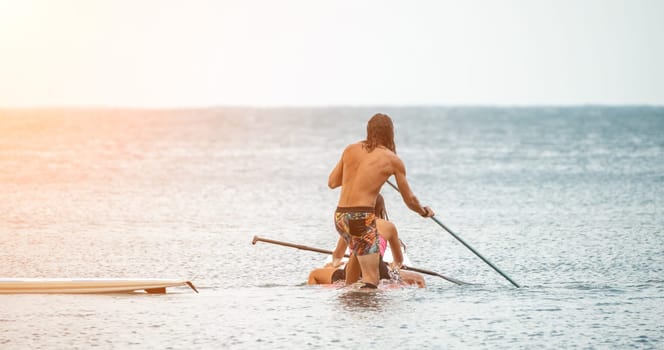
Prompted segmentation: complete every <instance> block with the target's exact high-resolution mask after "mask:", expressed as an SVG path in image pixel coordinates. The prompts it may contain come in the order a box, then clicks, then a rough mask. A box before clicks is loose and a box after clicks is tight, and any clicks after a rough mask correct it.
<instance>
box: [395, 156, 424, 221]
mask: <svg viewBox="0 0 664 350" xmlns="http://www.w3.org/2000/svg"><path fill="white" fill-rule="evenodd" d="M394 170H395V171H394V177H395V178H396V180H397V187H399V192H401V198H403V201H404V203H406V206H408V208H409V209H410V210H412V211H414V212H416V213H418V214H420V215H422V216H424V217H432V216H434V212H433V210H431V208H429V207H423V206H422V205H421V204H420V201H418V200H417V197H415V194H414V193H413V191H411V189H410V185H409V184H408V180H406V167H405V166H404V164H403V162H402V161H401V159H399V158H397V159H396V161H395V169H394Z"/></svg>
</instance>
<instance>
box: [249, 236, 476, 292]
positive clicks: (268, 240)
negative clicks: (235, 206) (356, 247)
mask: <svg viewBox="0 0 664 350" xmlns="http://www.w3.org/2000/svg"><path fill="white" fill-rule="evenodd" d="M256 242H265V243H271V244H276V245H281V246H285V247H291V248H297V249H300V250H308V251H310V252H316V253H323V254H330V255H332V254H333V252H332V251H331V250H325V249H320V248H314V247H307V246H305V245H300V244H293V243H288V242H282V241H275V240H273V239H268V238H262V237H258V236H254V238H253V239H252V240H251V244H256ZM344 256H345V257H347V258H348V257H350V255H348V254H345V255H344ZM401 268H402V269H404V270H411V271H415V272H419V273H423V274H425V275H431V276H438V277H440V278H442V279H445V280H447V281H450V282H452V283H454V284H458V285H463V284H470V283H467V282H463V281H459V280H457V279H454V278H451V277H447V276H443V275H441V274H439V273H436V272H433V271H429V270H424V269H418V268H416V267H410V266H406V265H403V266H401Z"/></svg>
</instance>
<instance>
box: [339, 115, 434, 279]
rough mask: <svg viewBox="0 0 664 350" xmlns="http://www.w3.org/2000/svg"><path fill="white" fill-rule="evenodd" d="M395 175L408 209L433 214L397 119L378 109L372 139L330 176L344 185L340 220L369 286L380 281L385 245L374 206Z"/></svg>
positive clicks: (370, 127)
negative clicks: (409, 165)
mask: <svg viewBox="0 0 664 350" xmlns="http://www.w3.org/2000/svg"><path fill="white" fill-rule="evenodd" d="M392 175H394V177H395V178H396V181H397V186H398V187H399V191H400V192H401V196H402V198H403V201H404V202H405V203H406V205H407V206H408V208H410V209H411V210H413V211H414V212H416V213H418V214H420V215H422V216H423V217H432V216H433V215H434V212H433V210H431V208H429V207H423V206H422V205H420V202H419V201H418V200H417V197H415V195H414V194H413V192H412V191H411V189H410V186H409V185H408V181H407V180H406V167H405V166H404V164H403V161H401V159H400V158H399V157H398V156H397V153H396V147H395V146H394V126H393V124H392V119H390V117H389V116H387V115H386V114H381V113H378V114H376V115H374V116H373V117H371V119H370V120H369V122H368V123H367V139H366V140H364V141H360V142H357V143H353V144H350V145H348V146H346V148H345V149H344V151H343V154H342V155H341V159H340V160H339V162H338V163H337V165H336V166H335V167H334V169H333V170H332V172H331V173H330V176H329V178H328V186H329V187H330V188H331V189H335V188H337V187H339V186H341V194H340V196H339V204H338V207H337V210H336V212H335V213H334V222H335V226H336V228H337V232H339V234H340V235H341V236H342V237H343V238H344V239H345V240H346V242H348V244H349V246H350V249H351V252H352V253H353V256H354V257H356V258H357V261H358V262H359V265H360V269H361V271H362V282H364V287H363V288H376V287H377V285H378V280H379V272H378V264H379V261H380V253H379V252H380V248H379V246H378V231H377V230H376V215H375V213H374V207H375V204H376V197H377V196H378V193H379V192H380V189H381V187H382V186H383V184H384V183H385V182H386V181H387V179H388V178H389V177H390V176H392Z"/></svg>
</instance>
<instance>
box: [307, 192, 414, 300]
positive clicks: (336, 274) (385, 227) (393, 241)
mask: <svg viewBox="0 0 664 350" xmlns="http://www.w3.org/2000/svg"><path fill="white" fill-rule="evenodd" d="M374 210H375V213H376V227H377V229H378V235H379V239H380V242H379V245H380V256H381V259H380V265H379V271H380V279H381V280H383V279H388V280H390V279H392V278H391V276H390V274H389V272H388V266H387V264H386V263H385V262H384V261H383V256H384V254H385V250H386V247H387V244H388V243H389V245H390V251H391V253H392V257H393V261H392V262H391V263H390V269H391V270H392V271H396V273H397V274H398V275H399V276H400V280H401V281H402V282H405V283H406V284H409V285H417V286H418V287H420V288H424V287H425V286H426V283H425V282H424V278H423V277H422V275H420V274H419V273H416V272H412V271H399V268H400V267H401V266H402V265H403V259H404V258H403V253H402V252H401V246H402V243H401V240H400V239H399V234H398V232H397V228H396V226H395V225H394V224H393V223H391V222H389V221H388V216H387V210H386V209H385V200H384V199H383V196H381V195H380V194H378V196H377V197H376V207H375V208H374ZM346 248H347V243H346V241H345V240H344V239H343V238H342V237H339V240H338V241H337V247H336V249H335V250H334V254H333V255H332V262H331V263H327V264H325V266H324V267H322V268H318V269H314V270H313V271H311V273H309V278H308V281H307V284H310V285H312V284H332V283H335V282H337V281H344V280H345V281H350V282H349V283H354V282H357V281H358V280H359V278H360V274H361V271H360V268H359V264H358V262H357V257H355V255H351V257H350V259H349V262H348V264H346V265H345V266H344V267H342V266H341V265H343V263H342V262H341V260H342V257H343V255H344V252H345V251H346ZM404 248H405V247H404Z"/></svg>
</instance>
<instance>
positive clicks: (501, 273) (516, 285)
mask: <svg viewBox="0 0 664 350" xmlns="http://www.w3.org/2000/svg"><path fill="white" fill-rule="evenodd" d="M387 183H388V184H389V185H390V186H392V188H394V189H395V190H396V191H397V192H399V188H398V187H397V186H396V185H394V184H393V183H392V182H391V181H390V180H387ZM431 219H432V220H433V221H435V222H436V223H437V224H438V225H439V226H440V227H442V228H443V229H445V231H447V233H449V234H451V235H452V237H454V238H456V239H457V240H458V241H459V242H461V244H463V245H464V246H466V248H468V249H470V251H471V252H473V253H474V254H475V255H477V256H478V257H479V258H480V259H482V260H483V261H484V262H485V263H487V264H488V265H489V266H491V268H493V269H494V270H495V271H496V272H498V273H499V274H500V275H501V276H503V277H505V279H507V280H508V281H510V283H512V284H513V285H514V286H515V287H517V288H521V286H519V285H518V284H516V282H514V281H512V279H511V278H509V277H507V275H506V274H504V273H503V272H502V271H500V270H499V269H498V268H497V267H496V266H494V265H493V264H492V263H491V262H490V261H489V260H487V259H486V258H485V257H483V256H482V255H481V254H480V253H478V252H477V251H476V250H475V249H473V247H471V246H470V245H468V243H466V242H465V241H464V240H463V239H461V237H459V236H457V235H456V234H455V233H454V232H452V231H451V230H450V229H449V228H447V227H446V226H445V225H443V223H442V222H440V220H438V219H437V218H436V217H435V216H432V217H431Z"/></svg>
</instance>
